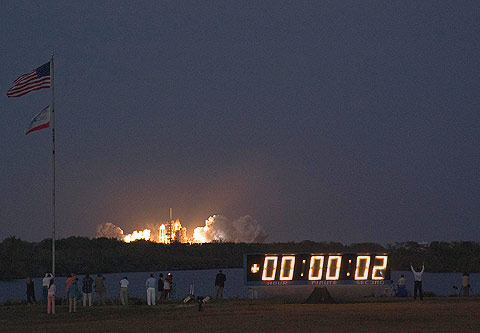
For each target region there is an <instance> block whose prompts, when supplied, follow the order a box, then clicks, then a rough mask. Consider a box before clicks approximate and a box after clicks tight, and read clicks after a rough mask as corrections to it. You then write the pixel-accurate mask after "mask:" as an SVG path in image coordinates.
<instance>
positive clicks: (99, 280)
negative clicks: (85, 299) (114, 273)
mask: <svg viewBox="0 0 480 333" xmlns="http://www.w3.org/2000/svg"><path fill="white" fill-rule="evenodd" d="M95 293H96V294H97V301H98V304H102V305H105V299H106V294H107V288H106V287H105V276H103V275H102V274H100V273H98V274H97V277H96V278H95Z"/></svg>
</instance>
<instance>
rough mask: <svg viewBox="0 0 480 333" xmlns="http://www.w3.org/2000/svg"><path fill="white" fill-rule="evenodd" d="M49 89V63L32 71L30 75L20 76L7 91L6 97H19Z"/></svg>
mask: <svg viewBox="0 0 480 333" xmlns="http://www.w3.org/2000/svg"><path fill="white" fill-rule="evenodd" d="M44 88H50V62H47V63H46V64H44V65H42V66H40V67H38V68H36V69H34V70H33V71H31V72H30V73H27V74H23V75H20V76H19V77H18V78H17V79H16V80H15V81H13V87H11V88H10V89H8V91H7V96H8V97H20V96H23V95H25V94H28V93H29V92H30V91H34V90H39V89H44Z"/></svg>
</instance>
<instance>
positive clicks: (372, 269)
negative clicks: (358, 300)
mask: <svg viewBox="0 0 480 333" xmlns="http://www.w3.org/2000/svg"><path fill="white" fill-rule="evenodd" d="M388 259H389V258H388V254H386V253H350V252H348V253H282V254H272V253H253V254H245V255H244V260H243V262H244V279H245V285H246V286H247V287H249V288H255V287H262V288H261V289H262V290H263V291H265V292H267V293H270V294H271V293H275V294H278V293H286V292H295V293H297V294H298V293H300V292H304V293H306V294H308V293H309V292H312V290H313V289H314V288H316V287H322V288H326V289H327V290H328V292H329V293H331V294H332V293H333V294H335V295H336V296H337V298H348V296H347V297H341V296H342V295H343V296H346V295H347V294H348V295H351V296H362V295H369V294H375V293H378V292H381V291H382V290H383V288H384V285H385V284H389V283H390V262H389V260H388ZM273 287H275V288H273ZM287 287H292V288H293V289H288V288H287ZM299 287H303V288H299ZM375 287H376V289H373V288H375Z"/></svg>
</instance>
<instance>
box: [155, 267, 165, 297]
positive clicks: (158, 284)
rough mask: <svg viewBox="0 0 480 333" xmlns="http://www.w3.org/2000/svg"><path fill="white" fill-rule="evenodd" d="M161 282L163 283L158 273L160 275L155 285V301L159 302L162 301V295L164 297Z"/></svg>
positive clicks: (161, 275) (161, 276)
mask: <svg viewBox="0 0 480 333" xmlns="http://www.w3.org/2000/svg"><path fill="white" fill-rule="evenodd" d="M163 281H164V278H163V274H162V273H160V275H159V276H158V283H157V301H160V300H161V299H163V295H164V291H163Z"/></svg>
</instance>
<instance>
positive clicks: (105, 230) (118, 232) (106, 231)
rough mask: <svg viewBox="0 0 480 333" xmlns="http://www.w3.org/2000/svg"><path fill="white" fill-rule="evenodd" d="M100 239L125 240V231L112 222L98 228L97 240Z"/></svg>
mask: <svg viewBox="0 0 480 333" xmlns="http://www.w3.org/2000/svg"><path fill="white" fill-rule="evenodd" d="M99 237H106V238H116V239H119V240H123V238H124V237H125V236H124V235H123V230H122V229H121V228H119V227H117V226H116V225H115V224H113V223H111V222H107V223H104V224H99V225H98V226H97V238H99Z"/></svg>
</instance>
